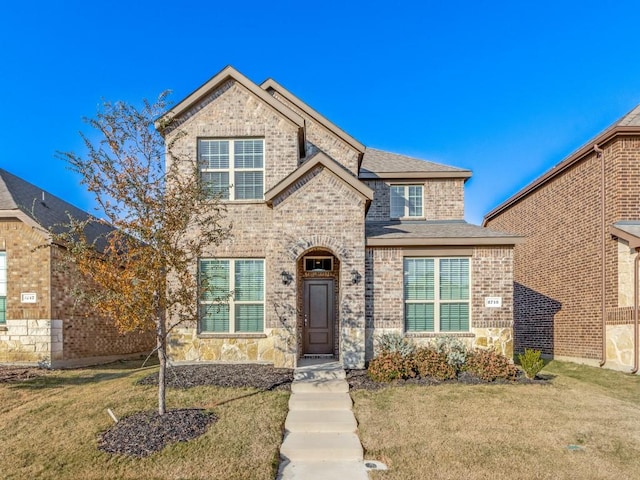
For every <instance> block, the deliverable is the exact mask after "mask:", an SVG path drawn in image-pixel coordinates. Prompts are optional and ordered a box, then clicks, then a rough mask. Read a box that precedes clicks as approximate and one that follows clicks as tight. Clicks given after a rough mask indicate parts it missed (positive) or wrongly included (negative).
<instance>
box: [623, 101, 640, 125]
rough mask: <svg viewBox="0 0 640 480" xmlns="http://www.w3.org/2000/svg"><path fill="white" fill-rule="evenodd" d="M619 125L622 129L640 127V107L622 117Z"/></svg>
mask: <svg viewBox="0 0 640 480" xmlns="http://www.w3.org/2000/svg"><path fill="white" fill-rule="evenodd" d="M617 125H620V126H621V127H640V105H638V106H636V108H634V109H633V110H631V111H630V112H629V113H627V114H626V115H625V116H624V117H622V119H621V120H620V121H619V122H618V123H617Z"/></svg>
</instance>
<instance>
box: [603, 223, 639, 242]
mask: <svg viewBox="0 0 640 480" xmlns="http://www.w3.org/2000/svg"><path fill="white" fill-rule="evenodd" d="M610 233H611V235H613V236H615V237H618V238H622V239H623V240H625V241H626V242H627V243H629V247H630V248H640V221H633V220H627V221H621V222H616V223H614V224H613V225H612V226H611V231H610Z"/></svg>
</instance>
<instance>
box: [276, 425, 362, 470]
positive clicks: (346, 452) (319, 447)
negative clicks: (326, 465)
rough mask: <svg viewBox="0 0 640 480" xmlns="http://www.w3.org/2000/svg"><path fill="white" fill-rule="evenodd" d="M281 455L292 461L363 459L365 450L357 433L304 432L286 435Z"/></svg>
mask: <svg viewBox="0 0 640 480" xmlns="http://www.w3.org/2000/svg"><path fill="white" fill-rule="evenodd" d="M280 456H281V457H284V458H286V459H287V460H289V461H290V462H295V463H297V462H313V461H326V460H328V459H331V460H332V461H362V460H363V451H362V445H361V444H360V440H359V439H358V436H357V435H356V434H355V433H303V432H289V433H287V434H286V435H285V437H284V441H283V442H282V446H281V447H280Z"/></svg>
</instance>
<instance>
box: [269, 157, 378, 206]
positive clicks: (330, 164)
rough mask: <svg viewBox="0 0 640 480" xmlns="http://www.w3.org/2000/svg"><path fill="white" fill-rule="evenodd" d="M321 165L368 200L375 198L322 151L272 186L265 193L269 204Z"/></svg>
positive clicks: (363, 185) (271, 204)
mask: <svg viewBox="0 0 640 480" xmlns="http://www.w3.org/2000/svg"><path fill="white" fill-rule="evenodd" d="M318 165H321V166H323V167H324V168H326V169H327V170H329V171H330V172H331V173H333V174H334V175H336V176H337V177H338V178H340V179H341V180H342V181H344V182H345V183H346V184H347V185H349V186H350V187H351V188H352V189H354V190H355V191H356V192H358V193H359V194H360V195H362V196H363V197H365V199H366V200H367V202H371V200H373V190H371V189H370V188H369V187H368V186H366V185H365V184H364V183H362V182H361V181H360V180H358V179H357V178H356V177H354V176H353V175H351V174H350V173H349V172H347V171H346V170H345V169H344V168H343V167H342V166H341V165H340V164H339V163H338V162H336V161H335V160H333V159H331V158H329V157H328V156H327V155H325V154H324V153H322V152H317V153H315V154H314V155H313V156H312V157H310V158H309V159H308V160H306V161H305V162H304V163H303V164H302V165H301V166H300V167H298V168H297V169H295V170H294V171H293V172H291V173H290V174H289V175H287V176H286V177H285V178H284V179H282V180H281V181H280V182H278V184H277V185H276V186H274V187H273V188H271V189H270V190H269V191H267V192H266V193H265V194H264V199H265V201H266V202H267V204H268V205H269V206H273V201H274V200H275V198H276V197H277V196H278V195H280V194H281V193H283V192H284V191H285V190H286V189H287V188H289V187H290V186H291V185H293V184H295V183H296V182H297V181H298V180H299V179H300V178H302V177H303V176H304V175H306V174H307V173H308V172H310V171H311V170H313V169H314V168H315V167H316V166H318Z"/></svg>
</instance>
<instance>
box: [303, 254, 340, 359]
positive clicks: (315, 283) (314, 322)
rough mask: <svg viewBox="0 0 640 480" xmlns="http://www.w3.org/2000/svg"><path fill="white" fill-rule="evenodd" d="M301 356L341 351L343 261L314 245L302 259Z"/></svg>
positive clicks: (335, 354) (336, 355) (324, 355)
mask: <svg viewBox="0 0 640 480" xmlns="http://www.w3.org/2000/svg"><path fill="white" fill-rule="evenodd" d="M297 268H298V275H297V277H298V279H299V280H298V354H299V357H311V358H314V357H315V358H317V357H335V358H338V356H339V355H338V352H339V347H340V346H339V335H338V332H339V325H338V305H339V301H338V299H339V295H338V294H339V283H340V282H339V280H340V261H339V260H338V258H337V257H336V256H335V255H334V254H333V253H332V252H331V251H329V250H327V249H323V248H314V249H311V250H308V251H306V252H305V253H304V254H303V255H302V256H301V257H300V258H299V259H298V267H297Z"/></svg>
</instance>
